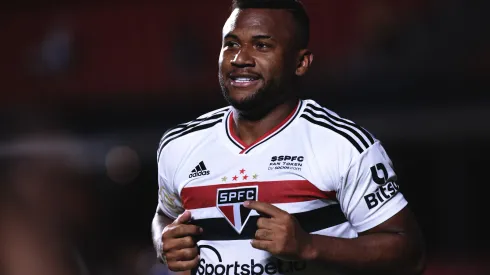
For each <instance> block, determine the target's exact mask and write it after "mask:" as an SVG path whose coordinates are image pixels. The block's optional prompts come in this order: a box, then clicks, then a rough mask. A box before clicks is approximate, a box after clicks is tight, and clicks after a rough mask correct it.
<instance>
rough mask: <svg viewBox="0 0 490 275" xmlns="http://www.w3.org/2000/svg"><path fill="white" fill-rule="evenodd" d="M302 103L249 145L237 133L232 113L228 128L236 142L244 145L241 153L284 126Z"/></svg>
mask: <svg viewBox="0 0 490 275" xmlns="http://www.w3.org/2000/svg"><path fill="white" fill-rule="evenodd" d="M300 103H301V102H298V105H296V108H294V110H293V111H292V112H291V113H290V114H289V115H288V116H287V117H286V118H285V119H284V120H283V121H281V122H280V123H279V124H278V125H277V126H276V127H274V128H272V129H270V130H269V131H267V132H266V133H265V134H263V135H262V136H261V137H260V138H258V139H257V140H256V141H254V142H252V144H249V145H247V144H246V143H245V142H243V141H242V140H241V139H240V138H239V137H238V136H237V134H236V133H235V127H233V125H234V120H233V114H231V115H230V118H229V121H228V127H229V128H228V129H229V131H230V135H231V137H232V138H233V139H234V140H235V141H236V142H238V143H240V145H242V146H243V147H244V148H243V150H242V151H241V152H240V154H243V153H244V152H245V151H247V150H248V149H250V148H251V147H252V146H254V145H255V144H257V143H259V142H261V141H262V140H264V139H266V138H267V137H269V136H270V135H273V134H274V133H275V132H276V131H277V130H279V129H280V128H281V127H282V126H284V124H286V123H287V122H288V121H289V120H290V119H291V118H292V117H293V115H294V114H295V113H296V111H297V110H298V108H299V106H300V105H301V104H300Z"/></svg>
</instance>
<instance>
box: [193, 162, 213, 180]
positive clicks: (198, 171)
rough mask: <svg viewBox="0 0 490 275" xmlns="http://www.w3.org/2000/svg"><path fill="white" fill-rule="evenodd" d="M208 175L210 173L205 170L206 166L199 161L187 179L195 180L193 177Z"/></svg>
mask: <svg viewBox="0 0 490 275" xmlns="http://www.w3.org/2000/svg"><path fill="white" fill-rule="evenodd" d="M209 174H210V172H209V170H208V169H207V168H206V165H204V162H203V161H201V162H199V164H198V165H197V166H196V168H194V169H192V171H191V173H190V174H189V178H195V177H199V176H207V175H209Z"/></svg>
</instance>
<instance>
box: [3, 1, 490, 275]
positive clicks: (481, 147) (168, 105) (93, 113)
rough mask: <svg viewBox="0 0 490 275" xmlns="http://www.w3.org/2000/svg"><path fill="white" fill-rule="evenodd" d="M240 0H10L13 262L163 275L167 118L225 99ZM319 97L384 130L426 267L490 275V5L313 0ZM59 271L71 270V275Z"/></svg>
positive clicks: (8, 269)
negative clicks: (227, 47)
mask: <svg viewBox="0 0 490 275" xmlns="http://www.w3.org/2000/svg"><path fill="white" fill-rule="evenodd" d="M230 2H231V1H224V0H213V1H152V0H144V1H141V0H140V1H135V0H128V1H103V2H101V1H92V0H87V1H83V3H80V2H78V1H71V0H70V1H69V0H64V1H52V0H49V1H43V2H37V1H29V0H22V1H15V2H10V3H3V2H2V3H1V4H0V42H1V43H0V80H1V81H0V91H1V93H0V163H1V164H2V167H0V169H1V175H0V176H1V179H2V183H1V187H0V188H1V189H0V199H1V200H0V210H1V211H0V222H1V223H0V240H1V243H2V247H1V248H0V256H1V258H0V259H1V261H0V272H2V269H3V271H4V273H5V274H9V275H10V274H14V275H17V274H34V273H32V271H35V272H36V273H37V274H41V275H44V274H50V275H51V274H53V275H54V274H137V275H139V274H141V275H142V274H164V273H165V272H166V271H165V270H164V268H162V266H160V265H158V264H156V261H155V256H154V252H153V250H152V247H151V238H150V223H151V219H152V217H153V214H154V210H155V207H156V202H157V180H156V179H157V171H156V148H157V145H158V142H159V139H160V137H161V136H162V134H163V133H164V132H165V130H166V129H167V128H168V127H170V126H172V125H174V124H176V123H181V122H185V121H187V120H191V119H193V118H195V117H197V116H199V115H200V114H202V113H204V112H207V111H210V110H212V109H214V108H219V107H222V106H224V105H225V102H224V100H223V99H222V98H221V94H220V89H219V85H218V81H217V65H218V54H219V50H220V42H221V37H220V36H221V28H222V25H223V23H224V21H225V20H226V18H227V16H228V14H229V12H230V8H229V6H230ZM303 2H304V4H305V6H306V8H307V10H308V12H309V14H310V18H311V25H312V26H311V31H312V38H311V43H310V46H311V49H312V50H313V52H314V54H315V59H314V63H313V68H312V70H311V71H310V73H309V74H308V75H307V76H306V77H305V80H304V82H305V85H304V87H305V88H304V90H303V93H304V97H305V98H312V99H315V100H317V101H318V102H320V103H321V104H323V105H325V106H327V107H328V108H330V109H332V110H334V111H335V112H337V113H339V114H340V115H341V116H343V117H347V118H349V119H351V120H354V121H355V122H357V123H358V124H360V125H362V126H364V127H365V128H367V129H369V130H370V131H371V132H372V133H373V134H374V135H375V136H376V137H377V138H378V139H380V140H381V141H382V142H383V144H384V146H385V148H386V150H387V152H388V154H389V155H390V157H391V158H392V160H393V162H394V165H395V169H396V171H397V173H398V178H399V184H400V186H401V188H402V191H403V193H404V195H405V196H406V197H407V199H408V201H409V203H410V206H411V208H412V209H413V211H414V212H415V214H416V216H417V218H418V220H419V222H420V224H421V227H422V229H423V231H424V234H425V238H426V241H427V247H428V253H429V263H428V268H427V272H426V274H465V275H470V274H490V268H489V263H488V262H489V260H490V257H489V256H490V255H489V254H490V253H489V252H488V247H489V244H490V238H489V237H488V233H487V231H488V230H487V226H486V222H487V219H488V217H489V215H488V213H487V211H488V209H489V207H488V206H487V204H488V199H489V198H488V197H489V195H488V194H489V193H488V192H487V190H488V188H487V185H488V176H487V173H488V171H489V170H488V169H489V167H488V166H489V165H488V164H489V161H488V155H489V153H490V145H489V142H488V141H489V138H490V126H489V123H488V120H489V118H490V93H488V91H489V88H490V84H489V79H490V78H489V77H490V36H489V35H488V33H489V29H490V28H489V22H490V20H489V19H488V17H489V13H488V10H489V9H488V8H489V4H488V2H485V1H464V0H445V1H442V0H425V1H422V0H411V1H410V0H398V1H388V0H376V1H361V0H342V1H334V0H331V1H330V0H328V1H327V0H317V1H315V0H304V1H303ZM56 272H59V273H56Z"/></svg>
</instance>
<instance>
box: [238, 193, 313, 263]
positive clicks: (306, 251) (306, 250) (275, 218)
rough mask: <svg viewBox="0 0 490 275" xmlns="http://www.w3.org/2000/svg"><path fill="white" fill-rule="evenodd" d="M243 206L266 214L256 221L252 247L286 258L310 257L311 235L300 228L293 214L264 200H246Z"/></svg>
mask: <svg viewBox="0 0 490 275" xmlns="http://www.w3.org/2000/svg"><path fill="white" fill-rule="evenodd" d="M244 206H245V207H248V208H250V209H254V210H256V211H257V212H259V213H262V214H265V215H266V216H268V217H264V216H262V217H260V218H259V219H258V221H257V228H258V229H257V231H256V232H255V239H253V240H252V242H251V243H252V246H253V247H254V248H257V249H260V250H264V251H268V252H270V253H271V254H272V255H274V256H277V257H279V258H282V259H287V260H294V261H297V260H308V259H309V258H310V257H311V254H312V253H311V246H312V245H311V243H312V238H311V235H310V234H309V233H307V232H305V231H304V230H303V229H302V228H301V226H300V224H299V222H298V221H297V220H296V218H295V217H294V216H292V215H290V214H289V213H287V212H286V211H283V210H281V209H279V208H277V207H276V206H274V205H272V204H269V203H265V202H259V201H247V202H245V203H244Z"/></svg>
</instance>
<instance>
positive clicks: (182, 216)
mask: <svg viewBox="0 0 490 275" xmlns="http://www.w3.org/2000/svg"><path fill="white" fill-rule="evenodd" d="M191 218H192V215H191V211H185V212H184V213H182V214H180V215H179V216H178V217H177V219H175V221H174V223H175V224H183V223H187V222H189V221H190V220H191Z"/></svg>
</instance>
